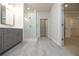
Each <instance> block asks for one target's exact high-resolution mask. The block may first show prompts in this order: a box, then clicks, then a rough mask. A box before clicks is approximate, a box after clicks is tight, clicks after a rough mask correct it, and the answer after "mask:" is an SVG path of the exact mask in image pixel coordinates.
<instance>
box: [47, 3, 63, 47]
mask: <svg viewBox="0 0 79 59" xmlns="http://www.w3.org/2000/svg"><path fill="white" fill-rule="evenodd" d="M61 24H62V4H60V3H57V4H53V6H52V7H51V11H50V19H49V23H48V37H49V38H50V39H52V40H53V41H54V42H55V43H57V44H58V45H59V46H62V26H61Z"/></svg>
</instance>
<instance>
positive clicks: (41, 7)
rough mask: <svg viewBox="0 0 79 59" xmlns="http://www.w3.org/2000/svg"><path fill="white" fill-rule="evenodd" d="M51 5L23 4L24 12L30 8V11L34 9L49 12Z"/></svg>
mask: <svg viewBox="0 0 79 59" xmlns="http://www.w3.org/2000/svg"><path fill="white" fill-rule="evenodd" d="M51 6H52V3H25V4H24V10H27V8H30V9H31V10H34V9H36V10H37V11H49V10H50V8H51Z"/></svg>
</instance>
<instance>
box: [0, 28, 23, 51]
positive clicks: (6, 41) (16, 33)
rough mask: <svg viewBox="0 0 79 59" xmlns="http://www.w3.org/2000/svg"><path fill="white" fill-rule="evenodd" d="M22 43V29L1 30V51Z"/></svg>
mask: <svg viewBox="0 0 79 59" xmlns="http://www.w3.org/2000/svg"><path fill="white" fill-rule="evenodd" d="M21 41H22V29H14V28H5V29H0V51H1V52H2V51H6V50H7V49H9V48H11V47H12V46H14V45H16V44H17V43H19V42H21Z"/></svg>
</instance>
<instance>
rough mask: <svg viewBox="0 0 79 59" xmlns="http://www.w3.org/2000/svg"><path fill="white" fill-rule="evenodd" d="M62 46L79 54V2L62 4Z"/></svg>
mask: <svg viewBox="0 0 79 59" xmlns="http://www.w3.org/2000/svg"><path fill="white" fill-rule="evenodd" d="M64 24H65V26H64V46H65V47H66V48H67V49H68V50H69V51H71V52H72V53H73V54H74V55H79V3H66V4H65V5H64Z"/></svg>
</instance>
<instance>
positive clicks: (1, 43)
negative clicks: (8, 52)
mask: <svg viewBox="0 0 79 59" xmlns="http://www.w3.org/2000/svg"><path fill="white" fill-rule="evenodd" d="M2 32H3V31H2V29H0V53H1V52H2V50H3V49H2V46H3V41H2V36H3V35H2Z"/></svg>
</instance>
